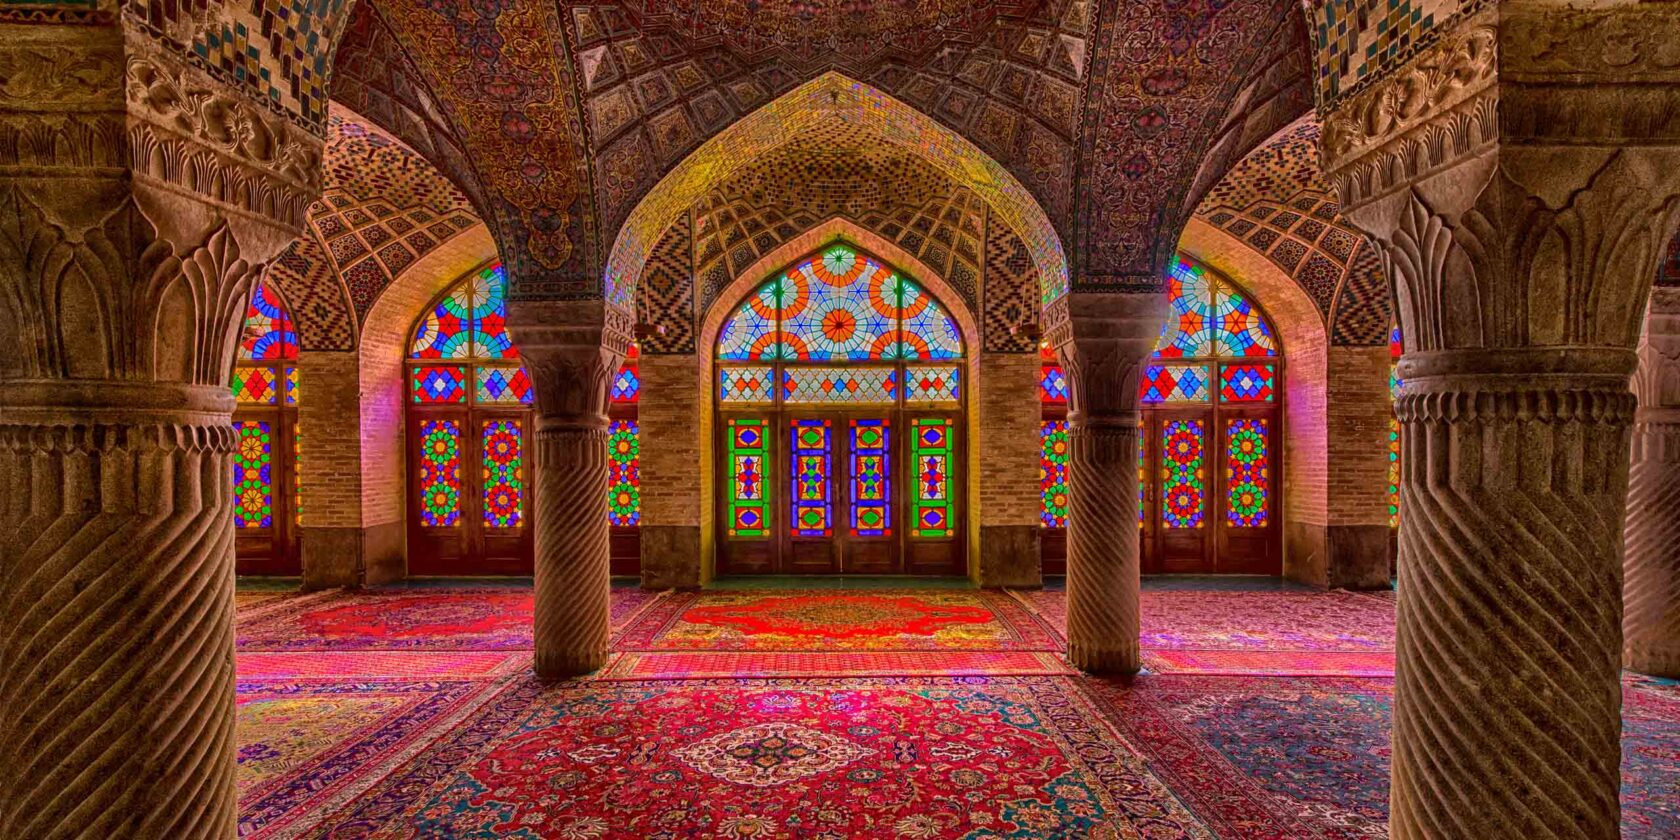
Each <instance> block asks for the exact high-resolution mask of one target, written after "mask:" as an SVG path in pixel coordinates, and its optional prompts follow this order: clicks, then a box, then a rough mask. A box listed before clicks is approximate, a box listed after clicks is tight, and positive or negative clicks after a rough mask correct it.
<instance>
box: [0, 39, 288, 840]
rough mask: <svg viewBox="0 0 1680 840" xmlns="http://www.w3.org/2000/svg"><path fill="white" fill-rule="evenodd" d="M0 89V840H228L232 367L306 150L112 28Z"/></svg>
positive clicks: (63, 48) (52, 47) (7, 71)
mask: <svg viewBox="0 0 1680 840" xmlns="http://www.w3.org/2000/svg"><path fill="white" fill-rule="evenodd" d="M20 30H21V31H20ZM0 78H5V79H8V80H10V81H9V83H8V84H7V85H5V86H0V134H3V136H4V137H5V138H6V142H4V143H0V837H86V838H105V837H147V838H152V837H158V838H161V837H168V838H225V837H231V836H233V834H234V831H235V817H236V790H235V781H236V779H235V775H234V774H235V763H234V739H233V726H234V682H233V678H234V677H233V522H232V514H233V499H232V493H233V491H232V486H231V475H232V462H231V453H232V452H233V447H234V446H235V445H237V442H236V439H235V436H234V433H233V429H232V427H231V423H230V418H231V414H232V410H233V399H232V397H231V395H230V393H229V390H228V384H227V383H228V375H229V371H230V369H231V367H232V363H233V355H234V348H235V346H236V344H237V335H238V330H239V324H240V319H241V318H242V316H243V314H244V310H245V304H246V300H247V298H248V296H249V294H250V286H251V282H252V280H253V279H254V278H255V277H256V276H257V274H258V273H259V272H260V270H261V268H262V265H263V263H264V262H265V261H267V260H269V259H271V258H273V257H274V256H275V255H277V254H278V253H279V252H280V251H281V249H282V248H283V247H284V246H285V245H286V244H287V243H288V242H289V241H290V240H291V239H292V238H293V237H295V236H296V235H297V232H298V230H299V229H300V228H301V225H302V222H303V210H304V207H305V206H307V204H308V203H309V201H310V200H312V198H313V197H314V196H315V195H316V194H318V193H319V182H318V179H319V154H320V140H319V139H318V138H316V137H315V136H312V135H311V134H309V133H308V132H307V131H304V130H301V129H299V128H297V127H295V126H294V125H292V124H291V123H290V122H288V121H287V120H286V119H284V118H282V117H280V116H277V115H275V114H273V113H270V112H269V111H268V110H267V109H266V108H263V107H260V106H253V105H252V104H251V103H250V102H248V101H246V100H245V99H243V98H242V97H241V96H240V95H239V94H237V93H234V92H230V91H229V90H228V89H226V88H223V87H221V86H219V85H218V84H216V83H214V82H211V81H209V80H207V79H205V78H201V77H199V76H198V75H197V73H196V71H193V70H189V69H186V68H184V67H183V66H182V65H180V64H179V63H176V62H175V60H174V59H173V58H171V57H170V56H169V55H167V54H153V53H152V52H149V51H148V46H147V45H146V44H144V43H133V42H130V43H125V42H124V40H123V32H122V29H121V28H120V27H76V28H71V27H49V26H39V27H14V28H12V29H11V30H8V32H7V34H6V38H5V39H4V43H0ZM125 94H126V96H125Z"/></svg>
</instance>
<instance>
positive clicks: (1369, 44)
mask: <svg viewBox="0 0 1680 840" xmlns="http://www.w3.org/2000/svg"><path fill="white" fill-rule="evenodd" d="M1483 5H1486V4H1485V2H1482V0H1323V2H1319V3H1315V4H1312V6H1316V7H1317V8H1316V10H1313V9H1312V8H1311V6H1309V12H1308V14H1309V15H1310V16H1311V18H1310V19H1311V24H1310V25H1311V27H1312V30H1313V40H1314V45H1315V47H1316V48H1317V52H1318V55H1317V58H1318V61H1317V63H1316V66H1317V67H1318V74H1319V75H1318V84H1317V91H1318V101H1319V104H1320V105H1321V106H1323V107H1329V106H1330V105H1332V104H1334V103H1335V102H1336V101H1337V100H1339V99H1341V98H1342V97H1344V96H1347V95H1349V94H1351V93H1352V92H1353V91H1355V90H1356V89H1357V88H1358V87H1359V85H1360V83H1362V82H1364V81H1365V80H1366V79H1368V78H1376V77H1379V76H1382V75H1383V74H1384V73H1386V72H1387V71H1389V70H1391V69H1392V68H1394V67H1396V66H1398V65H1400V64H1402V63H1404V62H1405V61H1406V60H1407V59H1409V58H1411V57H1412V56H1413V55H1415V54H1417V52H1418V51H1419V50H1421V49H1423V48H1424V47H1427V46H1428V45H1429V44H1430V43H1431V42H1433V41H1434V36H1435V35H1436V34H1438V33H1439V32H1442V31H1446V30H1448V29H1450V28H1451V27H1450V26H1440V27H1439V28H1438V27H1437V24H1443V23H1446V22H1447V21H1448V20H1449V19H1450V18H1451V17H1453V16H1454V15H1456V14H1461V13H1467V12H1470V11H1474V9H1476V8H1479V7H1481V6H1483Z"/></svg>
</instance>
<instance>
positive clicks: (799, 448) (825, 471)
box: [788, 420, 834, 537]
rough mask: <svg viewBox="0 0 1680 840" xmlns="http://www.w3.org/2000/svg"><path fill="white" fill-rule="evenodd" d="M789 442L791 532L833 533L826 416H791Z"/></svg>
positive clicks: (830, 441)
mask: <svg viewBox="0 0 1680 840" xmlns="http://www.w3.org/2000/svg"><path fill="white" fill-rule="evenodd" d="M788 422H789V425H790V426H791V428H790V430H789V435H788V444H789V447H790V448H791V450H792V452H791V456H792V458H793V464H792V465H793V470H792V475H791V480H792V483H793V488H792V489H793V524H792V529H793V535H794V536H796V537H827V536H832V535H833V534H834V518H833V517H834V500H833V495H832V493H830V492H829V486H830V481H829V475H830V474H831V473H832V472H833V468H834V467H833V463H834V459H833V446H834V442H833V439H832V436H831V435H830V432H831V431H833V430H832V428H831V427H830V423H829V421H827V420H790V421H788Z"/></svg>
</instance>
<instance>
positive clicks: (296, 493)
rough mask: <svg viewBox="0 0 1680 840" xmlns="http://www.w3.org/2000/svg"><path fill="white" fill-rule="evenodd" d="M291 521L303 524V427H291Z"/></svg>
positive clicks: (294, 425)
mask: <svg viewBox="0 0 1680 840" xmlns="http://www.w3.org/2000/svg"><path fill="white" fill-rule="evenodd" d="M292 521H293V522H296V523H297V524H298V525H302V524H303V427H302V426H299V425H297V424H295V423H294V424H293V425H292Z"/></svg>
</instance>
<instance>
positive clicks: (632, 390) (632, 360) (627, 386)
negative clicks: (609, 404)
mask: <svg viewBox="0 0 1680 840" xmlns="http://www.w3.org/2000/svg"><path fill="white" fill-rule="evenodd" d="M641 393H642V377H641V365H640V364H639V363H638V362H637V361H636V351H635V348H634V347H632V348H631V350H630V356H629V357H628V358H626V359H625V360H624V364H622V365H619V368H618V374H617V375H615V376H614V377H613V381H612V388H611V389H609V390H608V392H607V396H609V397H611V398H612V401H613V402H615V403H633V402H636V400H637V399H639V398H640V397H641Z"/></svg>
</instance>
